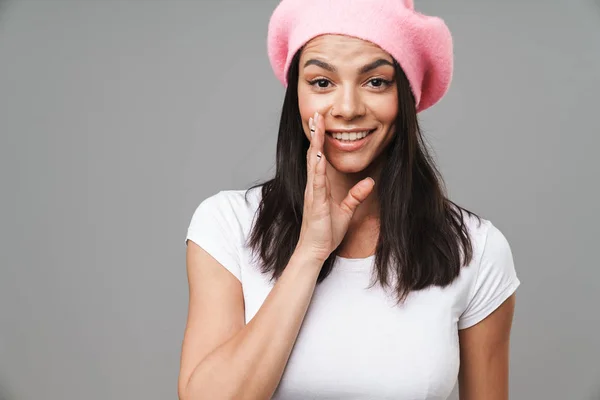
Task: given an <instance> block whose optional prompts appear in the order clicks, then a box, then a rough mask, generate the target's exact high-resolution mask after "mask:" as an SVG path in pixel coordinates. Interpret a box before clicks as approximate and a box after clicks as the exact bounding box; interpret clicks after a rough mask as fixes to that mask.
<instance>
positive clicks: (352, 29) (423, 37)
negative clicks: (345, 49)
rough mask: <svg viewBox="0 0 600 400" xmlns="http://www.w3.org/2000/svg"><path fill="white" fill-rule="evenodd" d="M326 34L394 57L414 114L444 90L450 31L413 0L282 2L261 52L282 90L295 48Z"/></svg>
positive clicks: (447, 80)
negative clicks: (411, 96) (264, 51)
mask: <svg viewBox="0 0 600 400" xmlns="http://www.w3.org/2000/svg"><path fill="white" fill-rule="evenodd" d="M328 33H329V34H341V35H347V36H353V37H356V38H359V39H363V40H367V41H369V42H372V43H374V44H376V45H378V46H379V47H381V48H382V49H383V50H385V51H387V52H388V53H389V54H390V55H391V56H392V57H394V58H395V59H396V61H398V63H399V64H400V66H401V67H402V69H403V70H404V73H405V74H406V76H407V77H408V80H409V82H410V85H411V88H412V91H413V94H414V96H415V100H416V104H417V112H420V111H423V110H425V109H427V108H429V107H431V106H432V105H434V104H435V103H437V102H438V101H439V100H440V99H441V98H442V96H444V94H445V93H446V92H447V90H448V87H449V86H450V81H451V80H452V69H453V54H452V51H453V48H452V36H451V34H450V30H449V29H448V27H447V26H446V24H445V23H444V21H443V20H442V19H440V18H438V17H430V16H426V15H423V14H421V13H419V12H416V11H415V10H414V4H413V0H282V1H281V3H280V4H279V5H278V6H277V8H276V9H275V11H274V12H273V15H272V16H271V20H270V21H269V32H268V37H267V47H268V53H269V61H270V62H271V66H272V67H273V70H274V72H275V75H276V76H277V79H279V80H280V81H281V83H283V85H284V86H286V87H287V72H288V69H289V67H290V62H291V60H292V58H293V57H294V54H295V53H296V52H297V51H298V49H300V47H302V46H303V45H304V44H306V42H308V41H309V40H310V39H312V38H314V37H316V36H319V35H322V34H328Z"/></svg>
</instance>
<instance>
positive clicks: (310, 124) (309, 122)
mask: <svg viewBox="0 0 600 400" xmlns="http://www.w3.org/2000/svg"><path fill="white" fill-rule="evenodd" d="M313 125H314V124H313V119H312V117H310V118H309V120H308V129H310V137H311V139H312V137H313V135H314V133H315V128H314V127H313Z"/></svg>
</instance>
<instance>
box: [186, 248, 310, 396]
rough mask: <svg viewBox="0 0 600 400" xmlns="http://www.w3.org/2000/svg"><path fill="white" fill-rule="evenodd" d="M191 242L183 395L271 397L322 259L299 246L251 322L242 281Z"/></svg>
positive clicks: (308, 299)
mask: <svg viewBox="0 0 600 400" xmlns="http://www.w3.org/2000/svg"><path fill="white" fill-rule="evenodd" d="M188 243H189V245H188V249H187V265H188V268H187V269H188V280H189V289H190V303H189V312H188V321H187V326H186V330H185V334H184V340H183V345H182V356H181V370H180V376H179V387H178V389H179V398H180V399H182V400H201V399H233V398H235V399H269V398H270V397H271V396H272V394H273V393H274V391H275V389H276V388H277V385H278V384H279V381H280V379H281V376H282V374H283V370H284V368H285V365H286V364H287V360H288V358H289V356H290V353H291V351H292V348H293V345H294V342H295V341H296V338H297V336H298V332H299V330H300V326H301V325H302V321H303V320H304V316H305V314H306V311H307V309H308V306H309V304H310V300H311V298H312V295H313V292H314V288H315V285H316V281H317V277H318V275H319V271H320V269H321V266H322V263H320V262H318V261H313V260H312V258H310V257H307V256H305V254H304V253H302V252H300V251H298V250H297V251H296V252H295V253H294V254H293V255H292V258H291V259H290V262H289V264H288V265H287V267H286V269H285V271H284V272H283V274H282V275H281V277H280V278H279V279H278V281H277V282H276V284H275V285H274V287H273V289H272V290H271V292H270V293H269V295H268V296H267V298H266V299H265V302H264V303H263V305H262V306H261V308H260V309H259V310H258V312H257V313H256V315H255V316H254V318H252V320H251V321H250V322H249V323H248V324H247V325H245V323H244V303H243V302H244V300H243V295H242V286H241V283H240V281H239V280H237V278H235V277H234V276H233V275H232V274H231V273H230V272H229V271H227V270H226V269H225V268H224V267H223V266H221V265H220V264H219V263H218V262H217V261H216V260H215V259H213V258H212V257H211V256H210V255H209V254H208V253H207V252H206V251H204V250H203V249H202V248H201V247H200V246H198V245H196V244H195V243H194V242H192V241H189V242H188Z"/></svg>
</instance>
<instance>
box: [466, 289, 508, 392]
mask: <svg viewBox="0 0 600 400" xmlns="http://www.w3.org/2000/svg"><path fill="white" fill-rule="evenodd" d="M514 309H515V295H514V294H513V295H512V296H510V297H509V298H508V299H507V300H506V301H505V302H504V303H502V305H501V306H500V307H498V308H497V309H496V310H495V311H494V312H493V313H492V314H490V315H489V316H488V317H487V318H485V319H484V320H483V321H481V322H480V323H478V324H476V325H474V326H472V327H470V328H467V329H463V330H460V331H459V340H460V371H459V374H458V382H459V397H460V400H508V367H509V349H510V330H511V327H512V319H513V315H514Z"/></svg>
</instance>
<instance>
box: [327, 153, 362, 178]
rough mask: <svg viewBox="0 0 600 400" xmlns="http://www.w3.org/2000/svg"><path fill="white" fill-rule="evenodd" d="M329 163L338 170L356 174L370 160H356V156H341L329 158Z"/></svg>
mask: <svg viewBox="0 0 600 400" xmlns="http://www.w3.org/2000/svg"><path fill="white" fill-rule="evenodd" d="M329 164H331V166H332V167H333V168H334V169H335V170H336V171H338V172H341V173H344V174H356V173H358V172H362V171H364V170H365V169H367V168H368V167H369V165H370V162H367V161H364V160H358V159H356V157H352V156H350V157H341V158H334V159H332V160H329Z"/></svg>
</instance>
